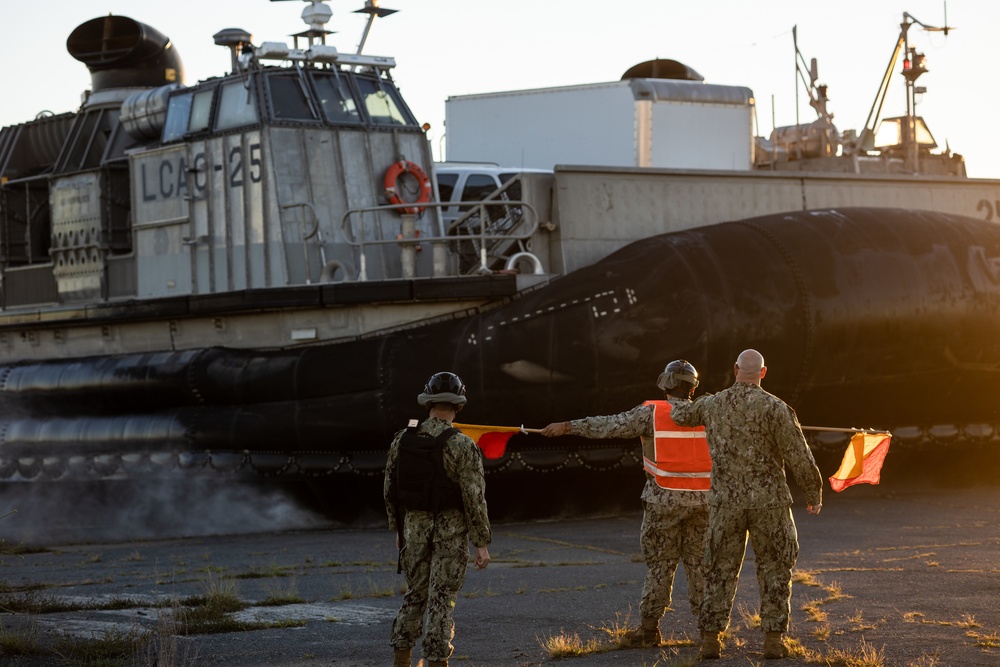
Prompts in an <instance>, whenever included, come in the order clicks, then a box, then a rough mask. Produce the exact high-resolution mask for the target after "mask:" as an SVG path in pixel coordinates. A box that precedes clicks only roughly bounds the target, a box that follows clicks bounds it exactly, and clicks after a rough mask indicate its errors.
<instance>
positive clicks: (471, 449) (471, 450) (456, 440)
mask: <svg viewBox="0 0 1000 667" xmlns="http://www.w3.org/2000/svg"><path fill="white" fill-rule="evenodd" d="M447 428H451V424H449V423H448V422H447V421H445V420H443V419H437V418H430V419H425V420H424V421H423V423H421V424H420V426H419V429H418V430H419V431H420V432H421V433H427V434H429V435H431V436H437V435H439V434H440V433H441V432H442V431H444V430H445V429H447ZM404 432H405V429H404V430H402V431H399V432H398V433H396V436H395V437H394V438H393V440H392V444H391V445H389V455H388V457H387V458H386V462H385V482H384V485H383V487H382V488H383V491H382V493H383V497H384V499H385V511H386V514H388V516H389V528H390V529H391V530H393V531H395V530H396V529H397V521H398V519H399V517H397V516H396V504H395V502H394V499H393V498H390V491H389V487H390V482H391V480H392V476H393V474H395V470H396V460H397V459H398V457H399V441H400V439H401V438H402V437H403V433H404ZM444 471H445V474H447V475H448V477H450V478H451V479H452V480H454V481H455V482H456V483H458V486H459V488H461V489H462V504H463V506H464V511H459V510H443V511H442V512H441V514H442V515H444V514H446V513H447V514H455V515H456V516H457V517H459V518H462V519H464V521H465V525H466V528H468V530H469V539H470V540H471V541H472V544H473V545H475V546H477V547H485V546H486V545H488V544H489V543H490V542H491V541H492V531H491V529H490V518H489V515H488V514H487V510H486V480H485V477H484V475H483V456H482V454H481V453H480V452H479V447H477V446H476V443H475V442H473V441H472V438H470V437H469V436H467V435H465V434H463V433H455V434H454V435H452V436H451V437H450V438H448V440H447V441H446V442H445V447H444Z"/></svg>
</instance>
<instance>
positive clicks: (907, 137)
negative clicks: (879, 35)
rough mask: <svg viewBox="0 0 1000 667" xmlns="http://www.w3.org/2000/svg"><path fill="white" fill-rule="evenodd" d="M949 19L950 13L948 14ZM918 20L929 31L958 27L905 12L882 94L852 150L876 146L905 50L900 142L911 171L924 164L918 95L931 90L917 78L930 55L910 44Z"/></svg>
mask: <svg viewBox="0 0 1000 667" xmlns="http://www.w3.org/2000/svg"><path fill="white" fill-rule="evenodd" d="M946 11H947V10H946ZM945 23H947V14H946V15H945ZM914 24H916V25H919V26H920V27H921V28H923V29H924V30H926V31H928V32H943V33H944V34H945V36H947V35H948V31H949V30H954V28H952V27H949V26H947V25H946V26H944V27H937V26H931V25H927V24H926V23H924V22H922V21H920V20H918V19H917V18H916V17H914V16H913V15H912V14H909V13H907V12H903V21H902V23H900V24H899V37H898V38H897V40H896V46H895V48H894V49H893V52H892V56H891V57H890V58H889V66H888V67H887V68H886V70H885V74H884V75H883V76H882V83H881V85H880V86H879V90H878V94H876V96H875V101H874V102H873V103H872V108H871V110H870V111H869V113H868V120H867V121H866V122H865V127H864V129H863V130H862V131H861V133H860V134H859V135H858V139H857V142H856V143H855V144H854V146H853V147H852V149H851V151H850V152H851V153H852V154H855V155H856V154H861V153H865V152H867V151H873V150H875V130H876V128H877V127H878V124H879V121H880V120H881V117H882V106H883V105H884V104H885V99H886V95H887V93H888V91H889V82H890V78H891V76H892V72H893V70H894V69H895V67H896V61H897V60H899V54H900V53H903V54H904V55H903V71H902V72H901V74H902V75H903V78H904V79H905V80H906V116H905V122H904V123H903V125H902V126H901V127H900V143H901V144H902V148H903V161H904V166H905V167H906V169H907V170H908V171H910V172H911V173H917V172H918V171H919V168H920V143H919V141H918V140H917V130H918V127H917V125H918V124H917V120H916V96H917V95H918V94H920V93H924V92H926V91H927V89H926V88H924V87H922V86H917V85H916V81H917V79H918V78H919V77H920V76H921V75H922V74H924V73H925V72H927V71H928V70H927V59H926V57H925V56H924V54H922V53H919V52H918V51H917V49H916V47H912V46H910V38H909V32H910V27H912V26H913V25H914Z"/></svg>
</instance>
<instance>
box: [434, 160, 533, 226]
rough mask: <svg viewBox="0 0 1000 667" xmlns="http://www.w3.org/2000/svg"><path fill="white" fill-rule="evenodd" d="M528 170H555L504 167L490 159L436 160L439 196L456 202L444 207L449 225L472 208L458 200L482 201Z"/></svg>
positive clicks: (445, 218) (445, 220) (435, 174)
mask: <svg viewBox="0 0 1000 667" xmlns="http://www.w3.org/2000/svg"><path fill="white" fill-rule="evenodd" d="M525 173H538V174H551V173H552V170H551V169H524V168H519V167H501V166H500V165H497V164H493V163H488V162H436V163H435V164H434V177H435V180H436V181H437V187H438V196H439V197H441V202H454V205H452V206H447V207H443V208H442V212H441V217H442V218H443V219H444V224H445V229H447V228H449V227H450V226H451V223H452V222H454V221H455V220H457V219H458V218H459V217H460V216H461V215H462V213H464V212H466V211H468V210H469V209H470V208H471V206H469V205H465V206H460V205H459V204H458V202H478V201H482V200H484V199H486V198H487V197H489V196H490V195H491V194H493V193H494V192H496V191H497V190H498V189H500V187H501V186H502V185H503V184H504V183H506V182H507V181H509V180H510V179H512V178H514V177H515V176H517V175H519V174H525Z"/></svg>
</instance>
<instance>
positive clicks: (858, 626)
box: [847, 609, 875, 632]
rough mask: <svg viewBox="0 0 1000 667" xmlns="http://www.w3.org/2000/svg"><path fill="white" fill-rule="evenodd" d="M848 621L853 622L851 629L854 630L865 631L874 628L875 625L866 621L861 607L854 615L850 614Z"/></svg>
mask: <svg viewBox="0 0 1000 667" xmlns="http://www.w3.org/2000/svg"><path fill="white" fill-rule="evenodd" d="M847 622H848V623H850V624H851V630H853V631H854V632H864V631H865V630H874V629H875V626H874V625H873V624H871V623H865V621H864V617H863V615H862V612H861V610H860V609H859V610H858V611H857V613H855V614H854V616H850V617H848V619H847Z"/></svg>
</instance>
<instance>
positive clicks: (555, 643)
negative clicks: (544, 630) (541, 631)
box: [537, 632, 614, 658]
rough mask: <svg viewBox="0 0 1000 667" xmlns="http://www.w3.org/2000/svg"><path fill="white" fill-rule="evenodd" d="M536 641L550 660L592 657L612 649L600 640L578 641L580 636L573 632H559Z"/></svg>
mask: <svg viewBox="0 0 1000 667" xmlns="http://www.w3.org/2000/svg"><path fill="white" fill-rule="evenodd" d="M537 639H538V644H539V646H541V647H542V649H543V650H545V651H546V652H548V654H549V656H550V657H552V658H570V657H579V656H582V655H592V654H594V653H606V652H607V651H610V650H611V649H612V648H614V645H613V644H607V643H605V642H602V641H601V640H600V639H596V638H591V639H587V640H583V639H580V635H579V634H577V633H575V632H574V633H571V634H567V633H563V632H560V634H557V635H549V636H548V637H538V638H537Z"/></svg>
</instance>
